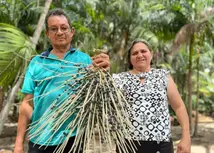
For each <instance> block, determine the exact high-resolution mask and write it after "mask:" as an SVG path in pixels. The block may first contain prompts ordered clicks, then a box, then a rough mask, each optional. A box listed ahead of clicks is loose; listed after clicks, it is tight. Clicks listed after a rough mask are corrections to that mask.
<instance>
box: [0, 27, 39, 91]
mask: <svg viewBox="0 0 214 153" xmlns="http://www.w3.org/2000/svg"><path fill="white" fill-rule="evenodd" d="M0 46H1V48H0V86H2V87H3V88H7V87H8V85H10V84H11V83H12V82H13V80H14V79H15V78H16V74H17V73H18V72H19V71H20V70H21V69H22V68H23V67H24V65H25V64H26V61H29V60H30V58H31V56H32V55H35V54H36V52H35V51H34V49H33V48H32V47H31V46H32V44H31V41H30V40H29V38H28V37H27V36H26V35H25V34H24V33H23V32H21V31H20V30H19V29H17V28H16V27H14V26H12V25H9V24H5V23H0Z"/></svg>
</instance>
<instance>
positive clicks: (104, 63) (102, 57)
mask: <svg viewBox="0 0 214 153" xmlns="http://www.w3.org/2000/svg"><path fill="white" fill-rule="evenodd" d="M92 60H93V62H92V64H93V65H94V67H100V68H104V69H105V70H108V69H109V67H110V61H109V56H108V55H107V54H105V53H100V54H98V55H96V56H93V57H92Z"/></svg>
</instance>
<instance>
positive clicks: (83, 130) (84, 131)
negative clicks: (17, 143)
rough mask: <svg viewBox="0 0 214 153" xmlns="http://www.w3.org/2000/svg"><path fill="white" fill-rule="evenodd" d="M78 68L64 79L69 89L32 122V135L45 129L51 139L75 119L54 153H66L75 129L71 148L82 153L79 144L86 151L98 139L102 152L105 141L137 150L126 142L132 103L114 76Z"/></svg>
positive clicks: (98, 70)
mask: <svg viewBox="0 0 214 153" xmlns="http://www.w3.org/2000/svg"><path fill="white" fill-rule="evenodd" d="M76 67H77V68H78V73H77V74H72V75H71V77H70V79H69V80H66V81H65V82H63V85H65V86H69V88H68V89H67V90H66V91H64V93H63V94H61V95H58V98H57V99H56V100H55V101H54V102H53V104H52V105H51V106H50V107H49V109H47V111H46V113H45V114H44V115H43V117H42V118H41V119H40V120H38V121H37V122H34V123H32V124H31V126H30V128H34V129H36V130H34V132H33V133H30V138H33V137H35V136H39V135H41V134H42V133H44V132H46V135H47V136H48V137H49V140H48V141H50V140H51V139H52V136H53V135H54V134H55V132H57V131H58V130H59V129H60V128H61V127H62V126H63V125H64V123H68V120H69V119H70V118H72V120H71V122H69V123H68V124H66V125H67V126H66V131H67V132H64V135H65V138H64V139H62V145H60V147H58V148H57V149H56V150H55V153H62V152H63V150H64V148H65V146H66V144H67V142H68V140H69V138H70V137H71V134H72V133H73V132H76V138H75V142H74V145H73V147H72V148H71V151H74V152H75V151H77V152H79V151H80V150H81V148H80V146H83V150H84V151H86V150H88V149H89V148H90V144H91V143H95V141H99V143H98V145H99V146H98V147H97V148H99V149H100V152H103V151H102V150H103V143H105V148H107V149H108V150H112V148H114V147H115V145H117V146H118V148H119V151H120V152H123V153H127V152H128V150H127V148H129V150H132V152H133V153H134V152H135V151H134V148H135V146H134V144H133V142H132V141H131V140H130V141H127V140H129V135H130V132H129V131H128V129H130V128H131V126H132V125H131V122H130V120H129V117H128V114H127V109H128V107H129V105H128V103H127V101H126V100H125V98H124V97H123V94H122V93H121V91H120V90H119V89H118V88H117V86H116V85H115V83H114V81H113V79H112V78H111V75H110V74H109V73H108V72H107V71H105V70H102V69H100V68H94V67H92V68H85V67H81V66H78V65H76ZM64 94H66V95H67V96H66V98H64V100H60V101H59V99H60V97H61V96H64ZM47 126H48V128H49V131H50V132H48V133H47V131H44V128H45V127H47ZM96 137H98V139H97V138H96ZM39 138H40V137H39ZM39 138H38V141H39ZM125 140H126V141H125ZM96 143H97V142H96ZM46 144H48V142H47V143H46ZM80 144H81V145H80Z"/></svg>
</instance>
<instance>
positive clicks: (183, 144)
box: [167, 75, 191, 153]
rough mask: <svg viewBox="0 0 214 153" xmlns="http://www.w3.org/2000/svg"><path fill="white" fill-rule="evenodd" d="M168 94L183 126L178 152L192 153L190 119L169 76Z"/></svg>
mask: <svg viewBox="0 0 214 153" xmlns="http://www.w3.org/2000/svg"><path fill="white" fill-rule="evenodd" d="M167 95H168V99H169V104H170V105H171V107H172V109H173V110H174V111H175V113H176V116H177V119H178V122H179V123H180V125H181V127H182V138H181V141H180V143H179V144H178V148H177V153H190V148H191V139H190V131H189V119H188V114H187V111H186V107H185V105H184V102H183V100H182V99H181V96H180V94H179V92H178V90H177V88H176V85H175V83H174V81H173V79H172V77H171V76H170V75H169V76H168V87H167Z"/></svg>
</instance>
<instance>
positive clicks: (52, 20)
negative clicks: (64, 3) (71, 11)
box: [46, 15, 74, 47]
mask: <svg viewBox="0 0 214 153" xmlns="http://www.w3.org/2000/svg"><path fill="white" fill-rule="evenodd" d="M46 35H47V36H48V38H49V39H50V41H51V43H52V45H53V46H56V47H63V46H65V47H66V46H67V45H70V43H71V40H72V37H73V35H74V29H73V28H71V27H70V26H69V24H68V21H67V19H66V17H65V16H63V15H61V16H50V17H49V18H48V29H47V31H46Z"/></svg>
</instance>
